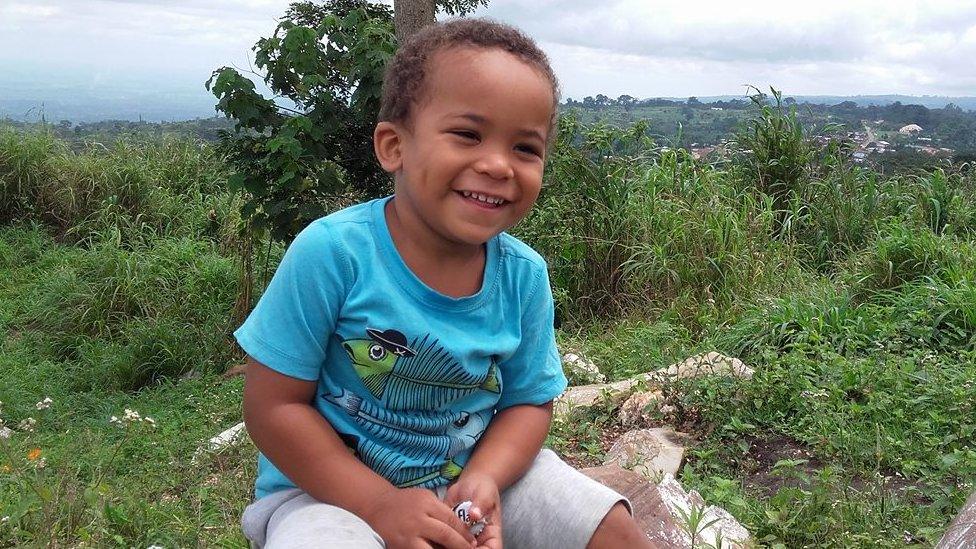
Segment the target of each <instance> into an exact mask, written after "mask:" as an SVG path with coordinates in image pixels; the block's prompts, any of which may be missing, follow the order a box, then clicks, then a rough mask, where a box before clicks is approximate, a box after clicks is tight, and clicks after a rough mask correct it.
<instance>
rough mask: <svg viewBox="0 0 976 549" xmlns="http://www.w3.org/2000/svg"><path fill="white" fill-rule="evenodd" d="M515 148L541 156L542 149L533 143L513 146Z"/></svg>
mask: <svg viewBox="0 0 976 549" xmlns="http://www.w3.org/2000/svg"><path fill="white" fill-rule="evenodd" d="M515 150H517V151H520V152H524V153H528V154H534V155H535V156H542V151H540V150H539V148H538V147H536V146H535V145H518V146H516V147H515Z"/></svg>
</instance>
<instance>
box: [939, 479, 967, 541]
mask: <svg viewBox="0 0 976 549" xmlns="http://www.w3.org/2000/svg"><path fill="white" fill-rule="evenodd" d="M967 547H976V492H973V494H972V495H971V496H969V500H968V501H966V504H965V505H963V506H962V509H960V510H959V514H958V515H956V518H955V519H953V521H952V523H951V524H950V525H949V528H947V529H946V531H945V534H943V535H942V539H940V540H939V543H938V544H937V545H936V546H935V549H964V548H967Z"/></svg>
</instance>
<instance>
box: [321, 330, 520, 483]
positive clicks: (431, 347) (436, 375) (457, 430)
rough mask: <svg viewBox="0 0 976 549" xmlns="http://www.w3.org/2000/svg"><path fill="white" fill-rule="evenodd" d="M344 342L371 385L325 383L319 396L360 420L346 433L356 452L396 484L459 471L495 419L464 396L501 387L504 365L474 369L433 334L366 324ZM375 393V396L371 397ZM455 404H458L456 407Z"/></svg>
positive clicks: (445, 478) (443, 478)
mask: <svg viewBox="0 0 976 549" xmlns="http://www.w3.org/2000/svg"><path fill="white" fill-rule="evenodd" d="M366 335H367V336H368V339H367V338H357V339H347V340H343V341H342V342H341V344H342V348H343V349H344V350H345V351H346V354H347V355H348V356H349V359H350V361H351V363H352V367H353V369H354V370H355V372H356V374H357V376H358V377H359V379H360V380H361V381H362V383H363V386H364V387H365V391H368V393H369V394H368V395H367V394H366V393H365V392H363V393H362V394H357V392H356V390H355V389H352V390H350V389H349V388H341V387H334V388H333V389H332V390H331V391H330V390H328V389H326V388H325V387H322V391H321V392H320V394H319V396H320V398H321V399H322V400H323V401H324V402H325V403H326V404H327V405H328V406H330V407H332V408H333V409H334V410H338V411H339V413H340V414H341V415H342V417H345V418H347V419H348V420H350V421H351V422H352V423H353V424H355V425H356V429H355V433H340V435H341V436H342V438H343V440H344V441H345V443H346V444H347V445H348V446H349V447H350V448H352V449H353V450H354V451H355V453H356V455H357V457H359V459H360V460H361V461H362V462H363V463H365V464H366V465H367V466H369V467H370V468H371V469H372V470H374V471H375V472H377V473H378V474H380V475H382V476H383V477H385V478H386V479H387V480H389V481H390V482H392V483H393V484H394V485H396V486H400V487H410V486H422V487H434V486H439V485H442V484H445V483H447V482H450V481H452V480H454V479H456V478H457V477H458V476H459V475H460V473H461V469H462V467H463V463H464V461H466V458H464V457H463V455H462V454H463V453H464V452H466V451H469V450H470V449H471V448H473V447H474V445H475V444H476V443H477V442H478V440H479V439H480V438H481V435H482V434H483V433H484V432H485V429H486V428H487V427H488V422H489V421H490V420H491V417H492V414H493V410H492V409H491V408H488V409H482V410H480V411H474V412H469V411H465V410H463V409H457V407H463V404H461V402H462V399H464V398H465V397H467V396H469V395H472V394H474V393H476V392H478V391H486V392H487V393H490V394H495V395H498V394H500V392H501V382H500V380H499V377H498V366H497V365H496V363H495V361H494V360H489V363H488V366H487V368H486V369H485V370H484V371H483V372H480V373H477V372H475V373H473V372H471V371H469V370H468V369H467V368H465V367H464V366H463V365H462V364H461V363H460V362H459V361H457V360H456V359H455V358H453V357H452V356H451V354H450V353H449V352H448V351H447V350H445V349H444V348H443V347H442V346H441V345H440V343H439V342H438V340H437V339H436V338H433V337H431V336H430V335H429V334H427V335H424V336H423V337H419V338H414V339H413V340H412V341H409V342H408V340H407V338H406V336H404V335H403V333H401V332H400V331H398V330H395V329H386V330H378V329H374V328H366ZM371 397H372V398H371ZM452 405H454V406H455V408H452Z"/></svg>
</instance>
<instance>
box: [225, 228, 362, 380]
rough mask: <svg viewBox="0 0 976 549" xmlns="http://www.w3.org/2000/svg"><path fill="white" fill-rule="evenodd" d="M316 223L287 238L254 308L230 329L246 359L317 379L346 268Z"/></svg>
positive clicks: (328, 235) (344, 285)
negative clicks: (286, 246)
mask: <svg viewBox="0 0 976 549" xmlns="http://www.w3.org/2000/svg"><path fill="white" fill-rule="evenodd" d="M334 241H335V239H334V238H333V237H332V235H331V233H330V231H329V227H328V225H327V224H325V223H324V222H322V221H317V222H315V223H313V224H311V225H309V226H308V227H306V228H305V230H303V231H302V232H301V233H299V234H298V236H296V237H295V240H294V241H292V243H291V245H290V246H289V247H288V250H287V251H286V252H285V256H284V257H283V258H282V260H281V264H280V265H278V269H277V270H276V271H275V274H274V277H272V279H271V283H270V284H269V285H268V288H267V289H266V290H265V292H264V294H263V295H262V296H261V299H260V300H259V301H258V304H257V306H256V307H255V308H254V310H253V311H252V312H251V314H250V315H249V316H248V317H247V320H245V321H244V324H243V325H242V326H241V327H240V328H238V329H237V331H235V332H234V337H236V338H237V343H238V344H239V345H240V346H241V348H242V349H244V351H245V352H246V353H247V354H248V355H250V356H251V357H252V358H254V359H255V360H257V361H258V362H260V363H261V364H264V365H265V366H267V367H269V368H271V369H272V370H275V371H277V372H279V373H282V374H285V375H287V376H291V377H295V378H298V379H302V380H306V381H314V380H317V379H318V378H319V373H320V369H321V367H322V364H323V362H324V360H325V354H326V348H327V346H328V342H329V337H331V335H332V333H333V332H334V331H335V325H336V319H337V318H338V316H339V310H340V308H341V306H342V303H343V300H344V298H345V295H346V288H347V287H348V284H347V282H348V280H349V279H350V278H351V269H350V268H349V266H348V264H347V259H346V257H345V256H344V254H343V253H342V250H341V248H340V247H339V246H337V245H336V244H335V242H334Z"/></svg>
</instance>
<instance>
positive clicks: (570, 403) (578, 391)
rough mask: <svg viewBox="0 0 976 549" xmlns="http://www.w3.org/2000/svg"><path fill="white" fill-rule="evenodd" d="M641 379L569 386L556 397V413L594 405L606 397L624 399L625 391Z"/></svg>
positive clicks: (617, 399)
mask: <svg viewBox="0 0 976 549" xmlns="http://www.w3.org/2000/svg"><path fill="white" fill-rule="evenodd" d="M639 382H640V380H638V379H636V378H632V379H624V380H621V381H615V382H613V383H596V384H593V385H580V386H577V387H569V388H567V389H566V391H565V392H564V393H563V394H562V395H560V396H559V397H557V398H556V403H555V413H556V414H565V413H568V412H569V411H570V410H572V409H574V408H577V407H586V406H593V405H594V404H597V403H599V402H602V401H603V400H604V399H607V398H609V399H610V400H616V401H618V402H619V400H622V398H621V397H622V396H623V393H626V392H627V391H630V390H631V389H633V388H634V386H635V385H637V384H638V383H639Z"/></svg>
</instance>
